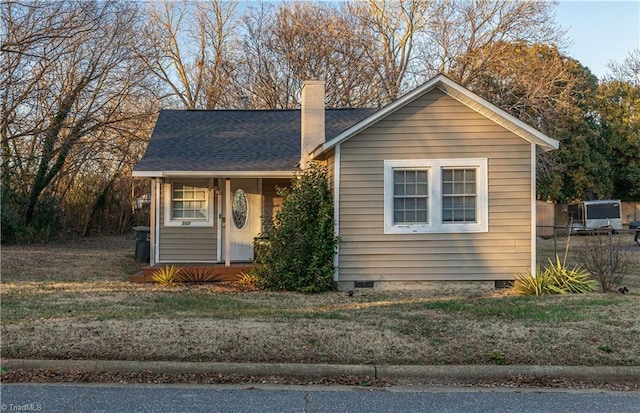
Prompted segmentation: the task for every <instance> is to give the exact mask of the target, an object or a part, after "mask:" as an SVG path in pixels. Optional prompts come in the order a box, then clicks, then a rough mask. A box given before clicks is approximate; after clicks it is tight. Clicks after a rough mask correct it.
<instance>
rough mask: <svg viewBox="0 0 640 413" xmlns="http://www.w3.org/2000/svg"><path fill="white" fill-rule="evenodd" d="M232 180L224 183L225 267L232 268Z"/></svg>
mask: <svg viewBox="0 0 640 413" xmlns="http://www.w3.org/2000/svg"><path fill="white" fill-rule="evenodd" d="M232 219H233V218H231V179H229V178H227V179H225V181H224V266H225V267H230V266H231V220H232Z"/></svg>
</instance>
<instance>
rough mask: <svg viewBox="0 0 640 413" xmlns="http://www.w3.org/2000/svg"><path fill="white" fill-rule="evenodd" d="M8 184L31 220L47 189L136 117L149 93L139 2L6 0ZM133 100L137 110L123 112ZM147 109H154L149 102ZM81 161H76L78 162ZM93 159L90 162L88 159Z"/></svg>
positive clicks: (4, 134) (53, 190)
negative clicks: (138, 41) (141, 57)
mask: <svg viewBox="0 0 640 413" xmlns="http://www.w3.org/2000/svg"><path fill="white" fill-rule="evenodd" d="M2 7H3V9H2V10H3V13H2V19H3V24H4V26H5V27H6V28H7V29H6V30H7V32H6V33H7V35H6V37H5V38H4V39H5V40H3V42H2V52H3V58H4V59H3V67H7V68H9V70H8V71H3V72H4V76H3V78H2V85H3V87H2V90H3V106H2V111H3V124H2V148H3V169H11V171H12V172H11V174H8V175H7V176H3V188H11V189H12V190H13V191H14V192H16V193H19V194H22V195H21V196H23V197H24V201H23V204H21V205H19V207H20V208H22V209H23V210H22V213H23V218H24V222H25V223H26V224H27V225H29V224H30V223H31V221H32V220H33V218H34V214H35V213H36V211H37V208H38V204H39V201H40V198H41V196H42V194H43V193H47V194H48V195H49V196H52V195H53V194H55V193H56V192H57V191H58V189H59V188H57V186H56V185H57V184H58V183H59V182H60V178H61V176H63V175H65V173H66V172H67V171H72V170H73V168H74V167H75V168H80V169H81V168H82V167H83V160H85V159H86V156H87V155H86V154H87V153H89V152H90V151H91V149H92V148H95V147H96V146H99V145H98V143H99V142H100V141H102V140H105V139H110V138H111V135H110V133H111V131H113V130H115V129H118V128H119V127H120V125H122V123H123V122H126V121H130V120H132V119H136V118H140V119H143V118H145V119H149V115H150V110H141V108H140V106H144V105H140V102H142V101H144V99H145V96H146V94H147V87H146V86H147V85H146V81H145V80H146V79H145V72H144V71H143V70H141V69H142V67H141V66H140V65H139V64H138V62H137V60H136V59H135V55H134V53H133V52H132V44H131V41H132V39H135V37H134V36H133V35H132V34H133V33H135V32H136V31H137V30H136V24H137V7H136V6H135V5H134V4H127V3H118V2H74V1H59V2H31V3H26V4H22V3H17V2H11V3H4V4H3V6H2ZM127 102H138V105H137V106H134V108H135V110H131V111H123V110H122V109H123V107H126V106H127ZM144 109H150V108H149V107H146V108H144ZM74 165H75V166H74ZM85 166H86V165H85Z"/></svg>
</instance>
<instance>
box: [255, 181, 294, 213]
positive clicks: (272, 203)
mask: <svg viewBox="0 0 640 413" xmlns="http://www.w3.org/2000/svg"><path fill="white" fill-rule="evenodd" d="M290 183H291V179H275V178H264V179H263V180H262V196H263V198H262V217H263V218H271V219H273V218H275V216H276V213H277V212H278V211H279V210H280V208H281V207H282V197H281V196H279V195H278V194H277V188H285V187H288V186H289V185H290Z"/></svg>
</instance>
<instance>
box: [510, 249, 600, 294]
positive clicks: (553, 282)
mask: <svg viewBox="0 0 640 413" xmlns="http://www.w3.org/2000/svg"><path fill="white" fill-rule="evenodd" d="M597 288H598V283H597V282H596V281H595V280H594V279H592V278H591V277H590V275H589V273H588V272H586V271H584V270H583V269H582V268H580V267H579V266H575V267H573V268H572V269H568V268H567V267H566V266H565V265H564V264H563V263H562V262H560V258H559V257H558V256H556V261H555V262H553V261H551V260H549V266H547V267H545V268H544V269H541V268H538V269H537V270H536V273H535V275H534V274H532V273H531V272H530V271H529V272H527V273H526V274H519V275H518V278H517V279H516V281H515V282H514V284H513V290H514V292H515V293H516V294H518V295H544V294H585V293H588V292H592V291H595V290H596V289H597Z"/></svg>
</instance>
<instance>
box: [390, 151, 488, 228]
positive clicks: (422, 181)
mask: <svg viewBox="0 0 640 413" xmlns="http://www.w3.org/2000/svg"><path fill="white" fill-rule="evenodd" d="M487 192H488V187H487V160H486V159H415V160H387V161H385V162H384V230H385V233H387V234H403V233H437V232H486V231H487V230H488V208H487V199H488V198H487V197H488V195H487Z"/></svg>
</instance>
